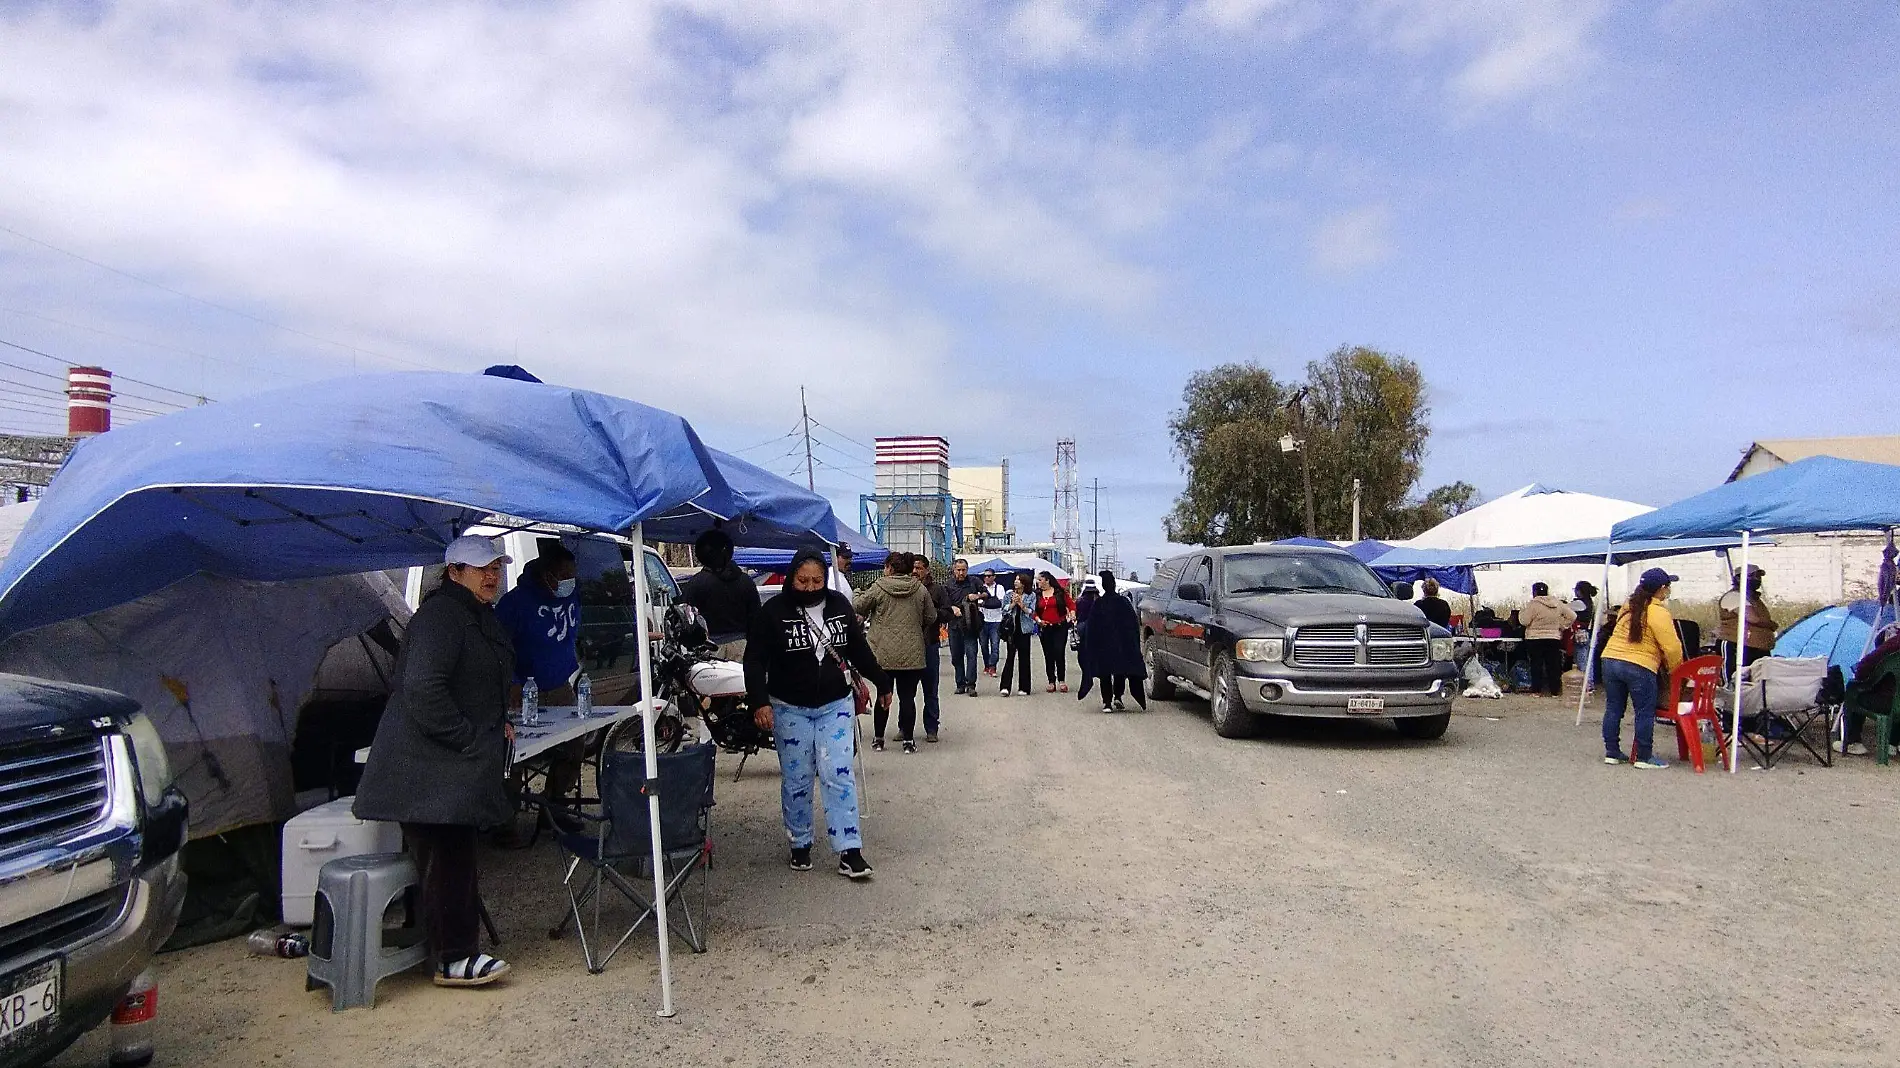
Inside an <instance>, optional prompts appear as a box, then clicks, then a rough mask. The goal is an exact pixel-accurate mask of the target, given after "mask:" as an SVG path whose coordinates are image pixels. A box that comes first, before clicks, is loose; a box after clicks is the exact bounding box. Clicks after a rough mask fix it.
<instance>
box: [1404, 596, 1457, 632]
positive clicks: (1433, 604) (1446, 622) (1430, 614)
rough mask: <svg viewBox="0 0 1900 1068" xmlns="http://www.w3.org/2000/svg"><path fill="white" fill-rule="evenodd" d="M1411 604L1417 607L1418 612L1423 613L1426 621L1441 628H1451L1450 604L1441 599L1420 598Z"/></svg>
mask: <svg viewBox="0 0 1900 1068" xmlns="http://www.w3.org/2000/svg"><path fill="white" fill-rule="evenodd" d="M1412 603H1413V604H1415V605H1417V606H1418V610H1419V611H1421V612H1423V613H1425V618H1426V619H1427V620H1428V621H1430V622H1432V623H1436V624H1438V625H1439V626H1441V627H1446V628H1449V627H1450V626H1451V602H1449V601H1447V600H1445V599H1444V598H1443V597H1420V598H1419V599H1418V600H1416V601H1413V602H1412Z"/></svg>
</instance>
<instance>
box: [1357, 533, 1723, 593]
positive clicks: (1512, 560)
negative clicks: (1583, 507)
mask: <svg viewBox="0 0 1900 1068" xmlns="http://www.w3.org/2000/svg"><path fill="white" fill-rule="evenodd" d="M1740 544H1741V537H1740V535H1734V534H1726V535H1720V536H1717V537H1712V538H1668V539H1651V540H1647V541H1632V542H1625V543H1622V544H1613V543H1612V542H1611V541H1610V539H1608V538H1585V539H1582V540H1580V541H1553V542H1546V543H1544V544H1542V545H1493V546H1483V547H1478V548H1471V549H1407V548H1397V549H1393V550H1391V551H1390V552H1387V553H1385V554H1384V555H1381V556H1378V557H1375V558H1373V561H1372V565H1373V568H1374V570H1378V569H1382V568H1425V567H1440V568H1456V567H1463V568H1473V567H1483V566H1487V565H1497V564H1595V563H1602V562H1603V561H1604V560H1605V559H1606V558H1607V559H1608V560H1609V561H1610V562H1611V563H1612V564H1631V563H1636V562H1638V561H1641V560H1652V559H1655V558H1656V557H1659V556H1680V555H1682V554H1684V553H1695V552H1713V551H1717V550H1722V549H1729V548H1733V547H1734V546H1737V545H1740ZM1460 592H1463V591H1460Z"/></svg>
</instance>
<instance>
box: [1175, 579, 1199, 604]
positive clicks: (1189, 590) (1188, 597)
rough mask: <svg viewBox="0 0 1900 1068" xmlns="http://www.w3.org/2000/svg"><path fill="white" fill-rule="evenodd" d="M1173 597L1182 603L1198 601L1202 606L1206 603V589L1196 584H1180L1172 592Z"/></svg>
mask: <svg viewBox="0 0 1900 1068" xmlns="http://www.w3.org/2000/svg"><path fill="white" fill-rule="evenodd" d="M1174 595H1175V596H1176V597H1179V598H1180V599H1181V600H1183V601H1198V602H1200V603H1202V604H1206V603H1207V587H1205V586H1203V585H1201V584H1200V583H1198V582H1183V583H1181V585H1180V586H1179V587H1178V588H1177V589H1176V590H1175V591H1174Z"/></svg>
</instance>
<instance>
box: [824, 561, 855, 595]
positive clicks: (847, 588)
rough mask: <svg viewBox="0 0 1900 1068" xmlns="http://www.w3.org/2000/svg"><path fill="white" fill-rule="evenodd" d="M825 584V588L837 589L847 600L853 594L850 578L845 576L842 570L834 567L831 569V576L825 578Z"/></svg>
mask: <svg viewBox="0 0 1900 1068" xmlns="http://www.w3.org/2000/svg"><path fill="white" fill-rule="evenodd" d="M825 586H826V588H827V589H833V590H837V591H838V592H839V593H842V594H844V599H845V600H847V601H849V600H850V599H851V598H852V596H854V595H853V593H852V590H851V580H850V579H849V578H847V577H845V573H844V572H842V571H840V570H838V569H837V568H835V567H834V568H832V569H831V577H830V578H827V579H826V580H825Z"/></svg>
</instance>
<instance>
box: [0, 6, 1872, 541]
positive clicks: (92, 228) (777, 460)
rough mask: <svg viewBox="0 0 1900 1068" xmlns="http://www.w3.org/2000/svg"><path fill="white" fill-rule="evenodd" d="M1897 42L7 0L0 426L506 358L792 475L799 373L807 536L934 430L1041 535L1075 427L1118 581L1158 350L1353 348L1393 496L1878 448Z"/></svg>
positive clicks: (1061, 12)
mask: <svg viewBox="0 0 1900 1068" xmlns="http://www.w3.org/2000/svg"><path fill="white" fill-rule="evenodd" d="M1896 54H1900V5H1896V4H1895V3H1894V2H1893V0H1827V2H1825V3H1814V4H1803V5H1798V10H1796V7H1795V6H1791V5H1787V4H1782V3H1775V2H1772V0H1667V2H1634V0H1630V2H1618V0H1169V2H1159V3H1136V2H1133V0H1122V2H1118V3H1091V2H1087V0H1017V2H1011V3H994V4H979V3H975V2H970V3H931V2H923V0H909V2H897V3H887V4H883V3H856V4H847V3H829V2H825V0H776V2H758V3H742V2H725V3H714V2H696V0H684V2H677V3H644V4H643V3H635V2H628V0H618V2H613V3H532V4H523V3H501V4H493V5H482V4H475V3H457V4H434V3H423V2H411V3H403V4H376V5H371V4H362V3H353V4H336V5H326V4H319V3H306V4H296V5H281V4H249V3H246V4H233V5H225V4H215V3H190V2H176V3H156V2H154V3H139V4H127V5H114V4H110V3H97V2H94V3H75V4H59V3H32V2H25V3H23V2H20V0H0V341H3V342H7V343H10V344H11V345H15V346H26V347H27V348H30V349H33V350H36V352H37V353H40V354H44V355H37V354H35V353H29V352H24V351H22V350H20V349H18V348H7V347H4V346H0V365H3V366H0V427H6V428H9V429H16V430H34V429H46V428H50V427H52V426H55V425H57V424H58V420H57V418H56V417H55V415H54V414H53V410H52V406H53V402H52V400H51V397H50V394H48V393H46V392H45V389H46V388H47V387H48V386H49V385H51V386H56V385H57V383H55V382H53V380H51V379H47V378H44V377H42V376H38V375H36V372H44V371H49V370H50V371H54V372H56V371H57V370H58V363H56V362H55V361H56V360H57V361H65V360H70V361H74V362H79V361H96V362H99V363H103V364H105V365H107V366H110V367H112V368H113V369H115V370H116V371H118V372H119V373H121V374H122V375H128V376H131V377H133V378H135V379H138V380H139V383H138V384H134V385H129V386H128V387H127V388H128V389H133V390H136V391H138V393H139V394H140V396H139V397H138V398H135V399H134V400H131V401H128V402H127V403H128V405H129V406H131V407H134V408H139V409H141V410H133V411H127V412H125V413H123V414H124V416H125V417H128V418H143V417H148V416H147V415H146V413H147V412H162V411H165V410H168V408H169V407H170V406H171V405H174V404H176V403H179V402H180V399H181V398H180V394H178V393H173V392H170V391H171V390H182V391H184V393H187V394H203V395H205V396H209V397H211V398H213V399H216V400H222V399H229V398H232V397H236V396H240V395H242V394H244V393H246V392H250V391H253V390H258V389H264V388H271V387H276V386H283V385H290V384H294V383H296V382H299V381H306V380H310V379H313V378H318V377H328V376H333V375H338V374H348V373H351V372H352V371H365V372H368V371H383V370H400V369H413V368H418V367H435V368H444V369H454V370H474V369H479V368H480V367H482V366H484V365H486V364H489V363H493V362H498V361H502V362H519V363H521V364H524V365H526V366H528V367H529V368H530V369H532V370H534V371H536V372H537V373H539V374H540V375H541V376H542V377H544V378H547V379H550V380H556V381H563V382H567V383H572V384H576V385H582V386H587V387H591V388H596V389H601V390H606V391H609V392H614V393H619V394H623V395H626V396H630V397H634V398H637V399H640V400H643V401H646V402H649V403H653V404H657V405H660V406H662V407H667V408H671V409H673V410H676V411H678V412H680V413H681V414H683V415H686V416H687V417H688V418H690V419H692V420H693V422H694V424H695V425H696V426H698V427H699V428H700V431H701V434H702V436H703V437H705V438H706V440H707V441H708V442H710V443H712V444H715V445H719V446H721V447H725V448H729V449H741V448H746V449H748V451H746V452H745V455H747V456H748V457H750V458H752V459H754V460H757V461H761V462H766V463H767V464H768V465H769V466H773V467H776V468H777V469H779V470H781V471H784V472H788V473H789V472H791V471H793V470H794V467H795V465H797V466H798V468H799V469H800V471H801V474H802V464H803V452H802V448H801V449H800V450H799V451H798V452H797V454H796V455H795V456H794V455H793V454H792V450H791V444H792V443H791V440H790V439H789V438H785V437H784V435H785V434H786V433H787V431H789V430H790V429H791V428H792V427H793V426H794V424H795V423H796V422H797V420H798V401H797V393H798V387H799V385H801V384H803V385H805V386H806V387H808V390H809V393H810V396H811V401H812V407H813V413H814V415H815V416H816V417H817V418H818V419H819V420H821V421H822V422H823V423H824V428H823V430H822V432H821V438H822V439H823V440H824V444H822V445H821V446H820V448H819V450H818V459H819V461H820V462H821V463H822V464H823V465H824V466H820V467H819V468H818V472H817V473H818V481H819V484H820V488H821V489H822V490H824V491H825V492H827V493H828V494H829V495H830V496H831V497H832V498H833V499H834V500H835V501H836V502H838V505H839V511H840V514H848V515H850V516H855V514H856V511H857V507H856V495H857V494H858V493H859V492H862V491H865V490H868V488H869V485H868V479H869V476H870V464H869V455H868V453H867V452H866V451H865V450H864V449H863V448H862V447H861V445H860V443H863V442H868V441H869V440H870V439H871V438H872V437H873V436H875V435H879V434H902V433H940V434H944V435H945V436H947V437H949V438H950V439H951V447H952V452H953V456H954V458H955V460H956V462H958V463H993V462H995V461H996V459H997V458H998V457H1000V456H1007V457H1009V458H1010V460H1011V463H1012V467H1013V472H1014V482H1015V488H1016V491H1017V492H1016V497H1015V500H1014V502H1013V506H1014V507H1013V510H1014V512H1015V516H1016V519H1017V525H1018V527H1019V529H1021V530H1022V531H1023V532H1024V533H1025V534H1041V535H1043V536H1046V534H1047V528H1048V518H1047V517H1048V509H1049V505H1050V490H1049V488H1048V483H1049V470H1050V461H1051V459H1052V458H1053V449H1054V441H1055V439H1056V438H1057V437H1058V436H1061V435H1065V434H1067V435H1073V436H1074V437H1075V438H1076V439H1077V441H1078V443H1079V452H1080V458H1081V472H1082V476H1083V478H1084V480H1085V481H1086V480H1088V479H1092V478H1100V479H1101V482H1102V487H1103V488H1102V502H1103V525H1104V526H1105V527H1108V526H1112V527H1113V528H1114V529H1115V530H1116V531H1118V533H1119V535H1120V540H1121V548H1122V553H1123V556H1124V558H1126V559H1130V560H1135V559H1138V558H1140V557H1143V556H1146V555H1149V554H1152V553H1158V552H1161V551H1162V548H1163V547H1162V543H1161V533H1160V522H1159V519H1160V516H1161V514H1162V513H1164V512H1165V511H1166V509H1167V507H1168V505H1169V502H1170V500H1171V499H1172V497H1173V495H1174V493H1175V492H1177V491H1178V489H1179V484H1180V475H1179V467H1178V464H1177V462H1176V460H1175V458H1174V457H1172V456H1170V454H1169V452H1168V446H1167V438H1166V433H1165V421H1166V418H1167V416H1168V413H1169V412H1170V410H1171V409H1173V408H1174V407H1175V406H1177V405H1178V403H1179V398H1180V392H1181V387H1182V385H1183V383H1184V382H1185V381H1186V379H1187V377H1188V376H1189V375H1191V374H1192V373H1194V372H1195V371H1196V370H1199V369H1202V368H1206V367H1210V366H1213V365H1215V364H1218V363H1222V362H1226V361H1233V360H1246V359H1251V360H1257V361H1260V362H1262V363H1264V364H1266V365H1268V366H1270V367H1272V368H1274V369H1276V370H1278V371H1283V372H1285V373H1287V374H1297V373H1298V372H1299V369H1300V368H1301V367H1302V366H1303V364H1304V363H1305V362H1306V361H1307V360H1309V359H1312V358H1315V357H1318V356H1320V355H1322V354H1324V353H1325V352H1326V351H1328V350H1330V349H1332V348H1333V347H1335V346H1337V345H1339V344H1341V343H1352V344H1366V345H1372V346H1376V347H1379V348H1384V349H1387V350H1390V351H1395V352H1399V353H1403V354H1405V355H1407V356H1409V357H1411V358H1412V359H1414V360H1416V361H1418V362H1419V364H1421V365H1422V367H1423V368H1424V370H1425V373H1426V375H1427V378H1428V379H1429V381H1430V383H1431V387H1432V401H1433V406H1434V410H1435V411H1434V425H1435V427H1436V433H1435V435H1434V437H1433V440H1432V446H1431V454H1430V459H1429V461H1428V464H1427V482H1428V484H1436V483H1439V482H1446V481H1451V480H1453V479H1459V478H1462V479H1466V480H1468V481H1471V482H1473V483H1476V484H1477V485H1478V486H1479V488H1480V489H1481V490H1482V491H1484V492H1485V493H1486V494H1487V495H1494V494H1497V493H1501V492H1505V491H1508V490H1510V489H1512V488H1514V487H1516V486H1518V485H1521V484H1523V483H1526V482H1530V481H1534V480H1535V481H1541V482H1545V483H1547V484H1552V485H1558V486H1563V487H1566V488H1575V489H1583V490H1589V491H1592V492H1598V493H1605V494H1610V495H1613V496H1619V497H1627V498H1631V499H1634V500H1639V501H1646V502H1649V503H1664V502H1666V501H1668V500H1670V499H1673V498H1676V497H1679V496H1682V495H1685V494H1687V493H1690V492H1693V491H1696V490H1698V489H1701V488H1705V487H1706V486H1708V485H1710V484H1713V483H1714V482H1716V481H1719V480H1720V479H1721V478H1722V477H1723V476H1724V475H1725V474H1726V473H1727V471H1728V468H1729V467H1730V466H1731V465H1732V464H1733V462H1734V460H1735V458H1736V456H1737V455H1738V453H1739V450H1740V449H1741V448H1742V447H1743V446H1744V445H1745V444H1746V443H1747V442H1748V441H1750V440H1752V439H1754V438H1757V437H1774V436H1798V435H1830V434H1849V433H1883V432H1885V433H1891V432H1894V431H1895V429H1896V419H1895V417H1894V414H1893V413H1894V405H1895V398H1896V396H1897V395H1900V358H1897V355H1896V350H1897V349H1900V240H1896V239H1897V238H1900V177H1897V176H1900V65H1896V64H1895V63H1894V62H1893V57H1894V56H1895V55H1896ZM48 357H51V358H52V359H49V358H48ZM1137 566H1138V567H1139V569H1140V570H1141V571H1142V572H1143V573H1144V574H1145V573H1146V570H1147V567H1146V565H1145V564H1139V565H1137Z"/></svg>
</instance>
